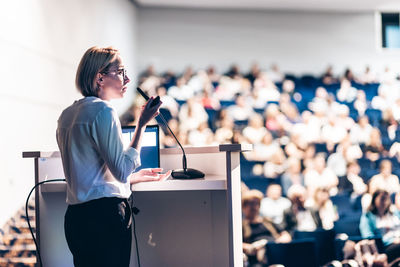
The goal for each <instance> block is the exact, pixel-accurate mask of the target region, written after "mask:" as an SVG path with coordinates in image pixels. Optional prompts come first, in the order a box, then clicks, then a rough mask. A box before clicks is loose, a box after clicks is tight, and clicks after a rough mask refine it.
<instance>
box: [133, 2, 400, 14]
mask: <svg viewBox="0 0 400 267" xmlns="http://www.w3.org/2000/svg"><path fill="white" fill-rule="evenodd" d="M134 1H135V2H136V3H137V4H139V6H142V7H178V8H207V9H255V10H257V9H265V10H268V9H271V10H313V11H315V10H318V11H342V12H343V11H345V12H365V11H376V10H380V11H400V0H134Z"/></svg>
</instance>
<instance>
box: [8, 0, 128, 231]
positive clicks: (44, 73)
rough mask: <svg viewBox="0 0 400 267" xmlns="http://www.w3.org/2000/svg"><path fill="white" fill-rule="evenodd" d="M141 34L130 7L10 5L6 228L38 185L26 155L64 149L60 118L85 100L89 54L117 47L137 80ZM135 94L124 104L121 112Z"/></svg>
mask: <svg viewBox="0 0 400 267" xmlns="http://www.w3.org/2000/svg"><path fill="white" fill-rule="evenodd" d="M135 34H136V7H135V6H134V5H133V3H132V2H131V1H129V0H85V1H82V0H69V1H61V0H57V1H54V0H35V1H32V0H18V1H2V3H1V5H0V51H2V56H1V64H0V77H1V79H2V83H1V86H0V114H1V115H0V118H1V120H0V123H1V126H0V129H1V130H0V148H1V153H0V227H1V226H2V225H3V224H4V223H5V220H6V219H7V218H9V217H10V216H12V215H13V213H14V212H15V210H16V209H17V208H19V207H22V205H23V204H25V202H24V201H25V198H26V196H27V194H28V193H29V190H30V188H31V187H32V186H33V182H34V169H33V166H34V165H33V160H32V159H22V151H52V150H58V148H57V144H56V139H55V130H56V126H57V124H56V123H57V118H58V116H59V115H60V113H61V111H62V110H63V109H64V108H65V107H67V106H68V105H70V104H72V102H73V101H74V100H76V99H79V98H81V96H80V94H78V92H77V91H76V89H75V85H74V80H75V72H76V68H77V65H78V63H79V60H80V58H81V57H82V55H83V53H84V52H85V51H86V49H88V48H89V47H91V46H94V45H99V46H109V45H112V46H114V47H116V48H118V49H120V51H121V54H122V56H123V59H124V63H125V65H126V66H127V68H128V73H134V72H135V69H136V66H135V62H136V58H135V56H136V52H135V50H136V44H135V40H136V38H135ZM131 89H134V87H133V82H132V85H131ZM132 95H133V94H132V92H130V93H127V95H126V99H125V100H124V101H118V102H117V103H116V107H117V109H118V110H119V111H120V112H122V111H124V110H123V109H124V108H126V107H127V105H129V104H130V100H129V98H132Z"/></svg>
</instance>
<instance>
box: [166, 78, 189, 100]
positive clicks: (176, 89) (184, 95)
mask: <svg viewBox="0 0 400 267" xmlns="http://www.w3.org/2000/svg"><path fill="white" fill-rule="evenodd" d="M168 95H170V96H172V97H173V98H175V99H177V100H188V99H189V98H191V97H193V96H194V90H193V88H191V87H190V86H189V85H187V84H186V79H185V78H184V77H179V78H178V80H177V81H176V85H174V86H171V87H170V88H168Z"/></svg>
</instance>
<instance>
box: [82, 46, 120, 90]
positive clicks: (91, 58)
mask: <svg viewBox="0 0 400 267" xmlns="http://www.w3.org/2000/svg"><path fill="white" fill-rule="evenodd" d="M119 62H120V59H119V52H118V50H117V49H114V48H112V47H105V48H102V47H97V46H93V47H91V48H89V49H88V50H87V51H86V52H85V54H84V55H83V57H82V59H81V61H80V63H79V66H78V70H77V72H76V78H75V84H76V87H77V88H78V90H79V91H80V92H81V94H82V95H83V96H98V89H99V88H98V86H97V80H96V79H97V74H98V73H106V72H107V71H108V70H109V69H110V67H111V66H114V65H118V63H119Z"/></svg>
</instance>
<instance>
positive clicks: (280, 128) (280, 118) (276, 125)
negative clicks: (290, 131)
mask: <svg viewBox="0 0 400 267" xmlns="http://www.w3.org/2000/svg"><path fill="white" fill-rule="evenodd" d="M265 118H266V121H265V127H266V128H267V130H268V131H270V132H272V133H273V134H274V135H275V136H279V137H280V136H282V135H283V134H284V133H285V124H286V123H287V119H286V117H285V115H283V114H282V112H281V111H280V110H279V107H278V105H277V104H269V105H268V106H267V108H266V109H265Z"/></svg>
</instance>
